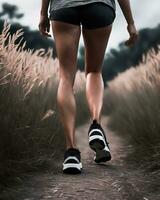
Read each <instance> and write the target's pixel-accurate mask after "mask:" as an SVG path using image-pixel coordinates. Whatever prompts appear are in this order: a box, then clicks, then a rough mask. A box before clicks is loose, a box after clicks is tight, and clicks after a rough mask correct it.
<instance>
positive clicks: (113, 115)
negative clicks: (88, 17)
mask: <svg viewBox="0 0 160 200" xmlns="http://www.w3.org/2000/svg"><path fill="white" fill-rule="evenodd" d="M104 113H105V114H107V115H108V116H109V123H108V126H109V128H110V129H111V130H113V131H115V132H117V133H118V134H120V135H122V136H124V137H126V138H129V141H130V142H131V143H132V145H133V148H134V156H133V157H131V159H135V160H136V161H138V163H141V164H144V163H145V168H148V169H150V170H153V171H154V173H155V174H156V173H157V174H159V175H160V51H158V52H155V51H154V50H153V49H152V50H150V52H149V53H148V55H147V56H146V57H144V58H143V62H142V63H140V64H139V66H137V67H136V68H134V67H132V68H130V69H128V70H126V71H125V72H123V73H120V74H118V76H117V77H116V78H115V79H114V80H112V81H110V82H108V88H107V89H106V90H105V95H104Z"/></svg>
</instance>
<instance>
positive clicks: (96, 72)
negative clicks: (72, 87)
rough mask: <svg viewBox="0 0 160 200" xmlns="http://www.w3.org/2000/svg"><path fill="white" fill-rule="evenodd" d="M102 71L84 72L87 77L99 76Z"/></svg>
mask: <svg viewBox="0 0 160 200" xmlns="http://www.w3.org/2000/svg"><path fill="white" fill-rule="evenodd" d="M101 74H102V70H100V69H95V70H86V71H85V76H86V77H87V76H88V75H101Z"/></svg>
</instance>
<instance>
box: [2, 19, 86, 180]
mask: <svg viewBox="0 0 160 200" xmlns="http://www.w3.org/2000/svg"><path fill="white" fill-rule="evenodd" d="M20 37H21V40H20V41H19V42H17V39H19V38H20ZM22 39H23V30H18V31H17V32H16V33H15V34H13V35H11V34H10V24H7V22H5V24H4V29H3V32H2V34H1V35H0V163H1V164H0V177H4V178H6V177H7V176H12V175H13V174H17V173H19V172H24V171H27V170H32V169H38V168H39V167H40V166H44V164H47V163H49V162H50V161H52V160H53V159H54V158H55V155H56V153H59V152H60V151H61V150H63V149H64V143H65V142H64V133H63V127H62V125H61V123H60V121H59V116H58V109H57V105H56V92H57V86H58V80H59V62H58V59H57V58H56V59H53V58H52V50H51V49H49V50H48V51H47V52H46V53H45V51H44V49H40V50H37V51H34V52H33V50H30V49H28V50H24V47H25V43H23V44H21V42H22ZM84 85H85V76H84V74H83V73H81V72H79V71H78V72H77V75H76V81H75V86H74V91H75V96H76V97H80V98H81V95H84ZM80 98H77V104H80V105H81V107H82V108H83V109H79V110H78V111H79V113H78V116H79V118H80V119H83V120H79V121H78V123H77V125H78V124H80V122H83V121H84V120H85V119H87V115H86V114H85V115H84V113H86V109H87V108H86V104H85V102H83V98H82V99H80ZM84 116H85V117H84ZM88 116H89V115H88ZM2 180H4V179H2V178H1V181H2Z"/></svg>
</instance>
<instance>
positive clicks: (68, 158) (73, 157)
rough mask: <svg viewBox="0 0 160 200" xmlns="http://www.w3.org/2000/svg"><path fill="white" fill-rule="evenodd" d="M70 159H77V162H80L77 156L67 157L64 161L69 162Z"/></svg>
mask: <svg viewBox="0 0 160 200" xmlns="http://www.w3.org/2000/svg"><path fill="white" fill-rule="evenodd" d="M70 159H73V160H75V161H77V162H78V163H79V160H78V158H76V157H75V156H69V157H67V158H66V159H65V160H64V162H63V163H66V162H67V161H68V160H70Z"/></svg>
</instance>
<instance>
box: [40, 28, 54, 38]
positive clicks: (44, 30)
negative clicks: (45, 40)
mask: <svg viewBox="0 0 160 200" xmlns="http://www.w3.org/2000/svg"><path fill="white" fill-rule="evenodd" d="M39 31H40V33H41V35H42V36H44V37H51V35H50V34H48V33H47V32H46V28H45V27H44V26H42V25H39Z"/></svg>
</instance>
